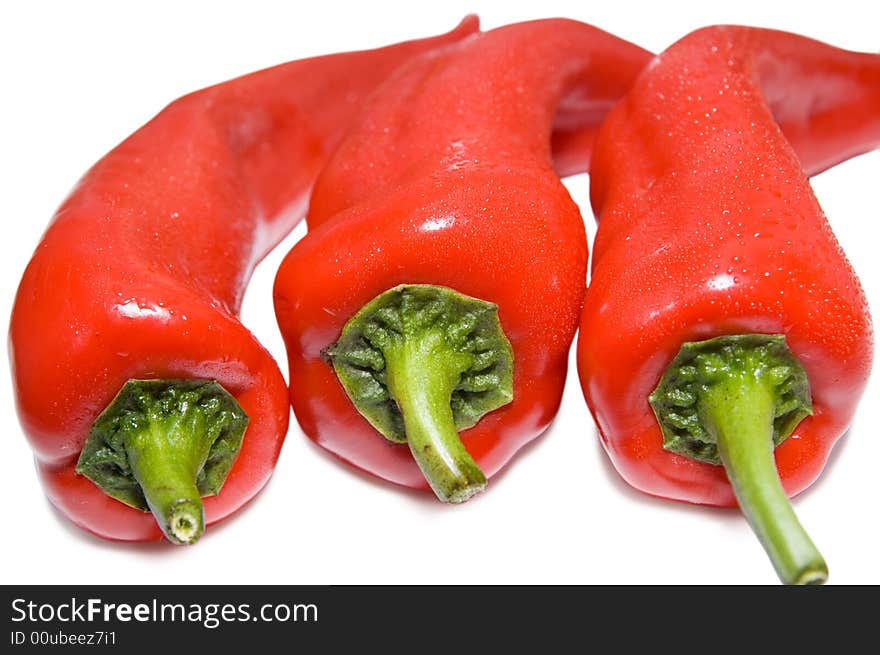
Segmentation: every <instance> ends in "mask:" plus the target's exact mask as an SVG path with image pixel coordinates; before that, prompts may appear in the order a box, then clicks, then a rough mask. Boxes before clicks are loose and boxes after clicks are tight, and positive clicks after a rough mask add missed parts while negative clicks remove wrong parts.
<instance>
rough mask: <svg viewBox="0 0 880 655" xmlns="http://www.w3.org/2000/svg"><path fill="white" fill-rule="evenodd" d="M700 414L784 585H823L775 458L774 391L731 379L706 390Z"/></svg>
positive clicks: (823, 570)
mask: <svg viewBox="0 0 880 655" xmlns="http://www.w3.org/2000/svg"><path fill="white" fill-rule="evenodd" d="M704 393H705V395H704V397H703V402H702V403H701V407H700V415H701V418H702V419H703V420H704V425H705V426H706V428H707V429H708V431H709V432H710V433H711V434H712V435H713V436H714V437H715V440H716V442H717V444H718V452H719V455H720V456H721V462H722V464H723V465H724V469H725V470H726V471H727V477H728V479H729V480H730V483H731V485H732V486H733V491H734V493H735V494H736V498H737V501H738V502H739V506H740V508H741V509H742V512H743V514H744V515H745V517H746V519H747V520H748V522H749V524H750V525H751V526H752V530H754V532H755V534H756V535H757V537H758V539H759V540H760V541H761V544H762V545H763V546H764V549H765V550H766V551H767V554H768V555H769V556H770V560H771V561H772V563H773V566H774V568H775V569H776V572H777V574H778V575H779V578H780V579H781V580H782V581H783V582H784V583H785V584H822V583H823V582H825V580H826V579H827V578H828V567H827V566H826V564H825V560H824V559H823V558H822V555H821V554H820V553H819V551H818V549H817V548H816V546H815V545H814V544H813V541H812V540H811V539H810V537H809V535H808V534H807V533H806V531H805V530H804V528H803V527H802V526H801V524H800V522H799V521H798V519H797V516H795V513H794V510H793V509H792V507H791V503H790V502H789V500H788V497H787V496H786V494H785V491H784V489H783V488H782V483H781V481H780V479H779V474H778V472H777V470H776V463H775V460H774V457H773V418H774V406H775V402H776V397H775V394H774V390H773V388H772V387H769V386H768V385H767V384H764V383H762V382H761V381H760V380H759V379H756V378H755V377H750V376H734V377H732V378H729V379H727V380H725V381H721V382H719V383H717V384H715V385H712V386H710V387H709V388H708V389H706V390H705V391H704Z"/></svg>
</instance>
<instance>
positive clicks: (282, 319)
mask: <svg viewBox="0 0 880 655" xmlns="http://www.w3.org/2000/svg"><path fill="white" fill-rule="evenodd" d="M649 58H650V54H649V53H647V52H646V51H644V50H642V49H640V48H638V47H636V46H633V45H631V44H629V43H627V42H625V41H621V40H620V39H617V38H615V37H613V36H611V35H609V34H607V33H604V32H602V31H600V30H597V29H595V28H592V27H590V26H587V25H584V24H581V23H576V22H573V21H567V20H545V21H536V22H532V23H522V24H516V25H511V26H507V27H503V28H499V29H497V30H493V31H490V32H486V33H483V34H480V35H479V36H474V37H471V38H469V39H467V40H465V41H463V42H462V43H460V44H456V45H453V46H450V47H448V48H446V49H444V50H442V51H437V52H434V53H431V54H429V55H426V56H424V57H422V58H421V59H420V60H416V61H414V62H412V63H410V64H408V65H407V66H405V67H403V68H402V69H401V70H399V71H398V72H397V73H396V74H395V76H394V77H393V78H392V79H391V80H389V82H387V83H386V84H385V85H384V87H383V88H381V89H380V90H379V92H377V94H376V95H375V96H374V99H373V101H372V103H371V105H370V107H369V109H368V110H367V111H366V112H365V113H364V115H363V116H362V117H361V120H360V121H359V123H358V125H357V127H355V128H353V130H352V131H351V132H350V133H349V134H348V135H347V138H346V140H345V141H344V142H343V143H342V144H341V146H340V148H339V150H338V151H337V152H336V154H335V155H334V158H333V159H332V160H331V162H330V163H329V164H328V166H327V168H326V169H325V170H324V171H323V172H322V174H321V177H320V178H319V180H318V182H317V183H316V186H315V191H314V194H313V196H312V200H311V206H310V212H309V216H308V218H307V221H308V224H309V229H310V231H309V233H308V235H307V236H306V237H305V238H304V239H303V240H302V241H300V242H299V243H298V244H296V245H295V246H294V248H293V249H292V250H291V252H290V253H289V254H288V256H287V258H286V259H285V260H284V262H283V263H282V265H281V267H280V269H279V271H278V275H277V277H276V282H275V307H276V313H277V316H278V322H279V326H280V327H281V331H282V334H283V335H284V339H285V343H286V346H287V352H288V357H289V363H290V373H291V386H290V394H291V402H292V404H293V409H294V412H295V414H296V417H297V419H298V420H299V423H300V425H301V426H302V428H303V430H304V431H305V433H306V434H307V435H308V436H309V437H310V438H311V439H313V440H314V441H316V442H317V443H318V444H319V445H321V446H322V447H324V448H326V449H327V450H329V451H331V452H332V453H334V454H335V455H337V456H338V457H340V458H342V459H343V460H345V461H347V462H349V463H351V464H353V465H354V466H356V467H358V468H360V469H363V470H365V471H368V472H370V473H372V474H373V475H376V476H378V477H381V478H384V479H386V480H389V481H392V482H395V483H397V484H401V485H405V486H408V487H414V488H421V489H427V488H428V486H427V484H426V482H425V479H424V477H423V475H422V472H421V471H420V470H419V468H418V467H417V465H416V464H415V462H414V460H413V457H412V455H411V454H410V451H409V449H408V448H407V446H406V445H404V444H394V443H391V442H389V441H388V440H386V439H385V438H384V437H383V436H382V435H380V434H379V433H378V432H377V431H376V430H375V429H374V428H373V427H371V426H370V424H369V423H367V421H366V420H365V419H364V418H363V417H362V416H361V415H360V414H359V413H358V412H357V410H356V409H355V407H354V405H353V404H352V402H351V401H350V400H349V398H348V397H347V396H346V393H345V391H344V390H343V388H342V386H341V385H340V383H339V381H338V380H337V378H336V375H335V373H334V371H333V369H332V368H331V367H330V366H329V365H328V364H327V362H326V361H324V359H323V358H322V350H323V349H324V348H326V347H327V346H328V345H330V344H331V343H333V342H334V341H335V340H336V339H337V338H338V337H339V335H340V332H341V330H342V328H343V326H344V324H345V323H346V321H347V320H348V319H349V318H351V317H352V316H353V315H354V314H355V313H356V312H357V311H358V310H359V309H360V308H361V307H362V306H364V305H365V304H366V303H368V302H369V301H370V300H371V299H373V298H374V297H375V296H377V295H378V294H380V293H381V292H383V291H385V290H387V289H390V288H392V287H395V286H396V285H399V284H432V285H440V286H445V287H450V288H452V289H454V290H456V291H458V292H460V293H463V294H466V295H470V296H474V297H476V298H480V299H482V300H486V301H490V302H493V303H496V304H497V305H498V307H499V318H500V321H501V325H502V327H503V329H504V331H505V333H506V334H507V337H508V339H509V340H510V343H511V345H512V347H513V353H514V383H513V385H514V393H513V395H514V398H513V402H511V403H510V404H508V405H506V406H504V407H502V408H500V409H497V410H495V411H493V412H491V413H489V414H487V415H486V416H484V417H483V418H482V419H481V420H480V421H479V422H478V423H477V424H476V425H475V426H474V427H472V428H469V429H467V430H465V431H463V432H462V433H461V438H462V442H463V443H464V445H465V447H466V449H467V451H468V452H469V453H470V455H471V456H472V457H473V458H474V460H476V462H477V464H478V465H479V467H480V468H481V469H482V471H483V472H484V473H485V475H486V476H487V477H489V476H491V475H492V474H494V473H496V472H497V471H498V470H499V469H501V468H502V467H503V466H504V465H505V463H506V462H507V461H508V460H509V459H510V458H511V457H512V456H513V455H514V453H516V451H517V450H519V449H520V448H521V447H522V446H523V445H525V444H526V443H528V442H529V441H531V440H532V439H534V438H535V437H537V436H538V435H539V434H540V433H541V432H543V431H544V430H545V429H546V427H547V425H548V424H549V423H550V421H551V420H552V419H553V417H554V415H555V413H556V410H557V408H558V405H559V401H560V395H561V392H562V387H563V383H564V380H565V372H566V363H567V353H568V350H569V346H570V343H571V340H572V338H573V335H574V331H575V328H576V325H577V317H578V315H579V312H580V307H581V302H582V299H583V292H584V280H585V274H586V258H587V244H586V239H585V235H584V228H583V223H582V220H581V217H580V215H579V212H578V210H577V207H576V206H575V205H574V204H573V202H572V201H571V198H570V197H569V195H568V193H567V192H566V191H565V189H564V187H563V186H562V185H561V183H560V181H559V179H558V177H557V175H556V173H555V172H554V170H553V163H554V162H553V158H552V156H551V134H552V133H554V130H556V132H555V139H554V140H553V147H554V148H555V149H556V153H557V154H558V156H559V159H558V160H557V166H559V167H560V168H561V169H565V170H568V171H569V172H571V171H572V170H576V169H579V170H585V169H586V167H587V163H588V161H589V154H590V149H591V147H592V140H591V135H592V134H594V132H595V129H596V126H597V125H598V123H599V121H600V120H601V118H602V117H603V116H604V113H605V111H607V109H608V108H609V107H610V106H611V105H612V104H613V103H614V102H615V101H616V100H617V99H618V98H619V97H620V96H621V95H622V94H623V93H624V92H625V90H626V89H627V87H628V85H629V83H630V82H631V81H632V80H633V79H634V77H635V75H636V73H637V72H638V71H639V70H640V69H641V67H642V66H643V65H644V64H645V63H646V62H647V61H648V59H649Z"/></svg>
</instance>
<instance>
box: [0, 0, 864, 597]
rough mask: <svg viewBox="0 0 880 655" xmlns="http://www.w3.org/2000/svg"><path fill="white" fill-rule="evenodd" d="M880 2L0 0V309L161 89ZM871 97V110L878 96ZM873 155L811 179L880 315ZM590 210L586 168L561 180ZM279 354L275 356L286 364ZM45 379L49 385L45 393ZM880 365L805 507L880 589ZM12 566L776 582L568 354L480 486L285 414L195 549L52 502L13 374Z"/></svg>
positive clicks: (259, 302) (839, 27)
mask: <svg viewBox="0 0 880 655" xmlns="http://www.w3.org/2000/svg"><path fill="white" fill-rule="evenodd" d="M877 7H878V4H877V3H876V2H867V1H864V2H843V1H840V0H837V1H835V2H833V3H826V2H814V3H804V2H796V3H794V2H792V3H783V2H767V1H766V0H763V1H759V2H744V1H742V0H739V1H737V2H724V3H710V2H696V3H675V2H650V3H648V2H646V3H644V4H636V3H628V2H622V1H620V0H615V1H612V2H586V1H584V0H578V1H576V2H552V1H549V0H542V1H541V2H534V1H532V2H527V3H518V2H503V3H502V2H499V3H489V2H478V1H476V0H474V1H472V2H453V1H446V2H435V3H416V2H409V3H404V2H399V3H392V2H358V3H354V2H353V3H351V6H348V5H345V4H343V3H337V2H331V1H328V0H322V1H320V2H301V3H297V2H277V3H269V2H254V1H250V2H241V3H227V2H203V3H202V2H198V3H197V2H191V3H184V2H179V1H177V2H157V1H155V0H154V1H153V2H149V3H147V2H144V3H129V2H125V3H119V2H76V3H72V2H54V3H51V2H42V3H38V2H32V3H25V2H20V3H18V6H14V4H13V3H3V9H2V10H0V66H2V71H3V74H2V87H0V88H2V96H3V100H2V103H0V115H2V116H0V117H2V120H0V180H2V193H0V216H2V221H3V222H2V226H3V227H2V229H3V236H2V238H0V253H2V257H0V275H2V277H0V280H2V284H0V317H2V321H3V322H4V324H5V323H6V322H8V317H9V311H10V307H11V303H12V297H13V294H14V292H15V288H16V286H17V284H18V280H19V278H20V276H21V272H22V271H23V269H24V267H25V265H26V263H27V260H28V258H29V256H30V253H31V252H32V250H33V248H34V246H35V245H36V243H37V241H38V239H39V236H40V234H41V232H42V231H43V229H44V227H45V225H46V223H47V221H48V220H49V218H50V216H51V215H52V213H53V211H54V210H55V208H56V207H57V206H58V205H59V203H60V202H61V201H62V199H63V198H64V196H65V195H66V194H67V192H68V191H69V190H70V188H71V186H72V185H73V184H74V183H75V182H76V180H77V178H78V177H79V176H80V175H81V174H82V173H83V172H84V171H85V170H86V168H87V167H88V166H90V165H91V164H92V163H94V162H95V161H96V160H97V159H98V158H99V157H100V156H102V155H103V154H104V153H105V152H106V151H108V150H109V149H110V148H111V147H112V146H114V145H115V144H116V143H118V142H119V141H120V140H122V139H123V138H124V137H125V136H126V135H127V134H129V133H130V132H131V131H132V130H134V129H135V128H136V127H138V126H140V125H141V124H142V123H144V122H145V121H146V120H148V119H149V118H150V117H151V116H152V115H154V114H155V113H156V112H157V111H158V110H159V109H161V108H162V107H163V106H164V105H165V104H166V103H167V102H168V101H170V100H172V99H173V98H175V97H177V96H180V95H181V94H183V93H186V92H188V91H191V90H194V89H197V88H200V87H203V86H206V85H209V84H212V83H215V82H218V81H221V80H224V79H227V78H230V77H233V76H236V75H240V74H243V73H246V72H249V71H252V70H255V69H258V68H262V67H266V66H269V65H272V64H276V63H280V62H282V61H286V60H290V59H298V58H301V57H306V56H312V55H316V54H323V53H329V52H333V51H339V50H351V49H359V48H366V47H373V46H378V45H382V44H386V43H390V42H394V41H399V40H402V39H406V38H412V37H416V36H424V35H428V34H433V33H437V32H440V31H444V30H446V29H448V28H450V27H452V26H453V25H454V24H455V23H456V22H457V21H458V20H459V19H460V18H461V17H462V16H463V15H464V14H465V13H468V12H472V11H475V12H478V13H479V14H480V15H481V17H482V19H483V26H484V28H492V27H496V26H499V25H501V24H504V23H508V22H512V21H516V20H523V19H527V18H539V17H550V16H567V17H570V18H576V19H579V20H583V21H585V22H590V23H593V24H595V25H597V26H599V27H601V28H603V29H605V30H608V31H610V32H613V33H616V34H617V35H619V36H621V37H624V38H627V39H629V40H632V41H635V42H637V43H639V44H641V45H642V46H644V47H646V48H649V49H651V50H654V51H657V50H660V49H662V48H664V47H665V46H667V45H669V44H670V43H672V42H673V41H675V40H676V39H678V38H679V37H681V36H683V35H684V34H685V33H686V32H688V31H690V30H691V29H693V28H696V27H699V26H702V25H707V24H712V23H720V22H727V23H743V24H752V25H761V26H768V27H776V28H780V29H786V30H789V31H794V32H800V33H803V34H806V35H809V36H812V37H815V38H818V39H821V40H825V41H828V42H830V43H833V44H835V45H839V46H842V47H847V48H850V49H854V50H866V51H875V52H876V51H878V49H880V37H878V33H877V26H878V25H880V20H878V19H880V9H878V8H877ZM878 110H880V108H878ZM878 179H880V153H877V152H875V153H872V154H869V155H865V156H862V157H859V158H857V159H855V160H853V161H851V162H848V163H846V164H844V165H841V166H838V167H837V168H836V169H834V170H832V171H830V172H828V173H825V174H823V175H821V176H819V177H818V178H816V179H815V180H814V185H815V189H816V193H817V195H818V197H819V200H820V202H821V203H822V204H823V206H824V208H825V210H826V213H827V214H828V216H829V218H830V220H831V224H832V226H833V228H834V230H835V232H836V233H837V235H838V237H839V239H840V241H841V243H842V245H843V247H844V249H845V250H846V252H847V254H848V255H849V257H850V259H851V261H852V263H853V265H854V266H855V268H856V270H857V271H858V272H859V274H860V275H861V279H862V281H863V283H864V286H865V290H866V293H867V295H868V298H869V301H870V303H871V305H872V306H873V307H874V309H875V311H880V258H878V256H877V249H878V245H880V239H878V237H880V229H878V222H880V196H878V193H877V190H878ZM569 188H570V189H571V191H572V194H573V195H574V197H575V199H576V200H577V201H578V202H579V203H581V206H582V207H583V208H584V210H585V211H584V214H585V219H586V220H587V224H588V226H589V234H590V237H591V238H592V234H593V231H594V230H593V220H592V214H591V213H590V211H589V207H588V205H587V204H586V202H585V201H586V190H587V179H586V177H579V178H576V179H572V180H571V181H570V184H569ZM299 234H300V231H297V232H296V233H295V234H294V235H293V236H292V237H291V238H289V239H288V240H287V241H285V242H284V243H283V244H282V245H281V246H280V247H279V248H278V249H277V250H276V251H275V252H274V253H273V254H272V255H271V256H270V257H269V258H268V259H267V260H266V261H265V262H264V263H263V264H262V265H261V266H260V267H259V268H258V270H257V272H256V274H255V276H254V279H253V282H252V284H251V286H250V289H249V291H248V294H247V298H246V301H245V306H244V313H243V320H244V322H245V324H246V325H247V326H249V327H250V328H251V329H252V330H253V331H254V332H255V333H256V334H257V336H258V337H259V338H260V340H261V341H262V342H263V343H264V344H266V346H267V347H268V348H269V350H270V351H271V352H272V353H273V354H274V355H275V357H276V358H278V360H279V361H280V362H286V359H285V358H284V350H283V346H282V343H281V339H280V336H279V334H278V331H277V328H276V325H275V321H274V317H273V313H272V307H271V283H272V278H273V275H274V272H275V269H276V268H277V265H278V263H279V262H280V260H281V257H282V256H283V254H284V253H286V252H287V250H288V249H289V247H290V246H291V245H292V243H293V240H294V239H295V238H296V237H297V236H298V235H299ZM282 368H285V365H284V364H282ZM46 392H47V393H51V389H47V390H46ZM878 399H880V371H877V372H875V375H874V376H873V378H872V380H871V385H870V386H869V388H868V391H867V394H866V397H865V399H864V400H863V402H862V405H861V408H860V410H859V413H858V415H857V416H856V420H855V423H854V425H853V427H852V429H851V431H850V433H849V434H848V435H847V436H846V437H845V438H844V440H843V441H842V442H841V443H840V444H839V445H838V447H837V448H836V449H835V451H834V453H833V455H832V457H831V461H830V462H829V463H828V466H827V468H826V470H825V472H824V474H823V476H822V478H821V479H820V480H819V481H818V482H817V483H816V484H814V485H813V487H812V488H811V489H809V490H808V491H807V492H806V493H804V494H803V495H802V496H800V497H799V498H798V499H797V500H796V502H795V507H796V510H797V512H798V514H799V516H800V517H801V520H802V522H803V523H804V524H805V526H806V527H807V528H808V530H809V531H810V532H811V534H812V536H813V538H814V540H815V541H816V543H817V544H818V545H819V547H820V549H821V550H822V551H823V553H824V555H825V557H826V559H827V560H828V562H829V565H830V569H831V580H830V581H831V582H833V583H874V584H877V583H880V566H877V565H876V561H877V557H878V553H880V527H878V521H877V516H878V515H877V511H876V510H877V507H878V504H880V489H878V481H880V475H878V468H880V438H878V426H880V403H878V402H877V401H878ZM0 423H2V431H0V434H2V437H0V438H2V451H0V452H2V457H0V503H2V515H0V516H2V522H3V529H2V531H3V540H2V546H0V548H2V556H0V581H2V582H3V583H86V582H91V583H120V584H133V583H238V584H240V583H308V584H332V583H469V582H472V583H612V584H614V583H758V584H762V583H773V582H775V580H776V578H775V575H774V572H773V570H772V568H771V566H770V564H769V562H768V561H767V559H766V557H765V555H764V553H763V551H762V550H761V548H760V546H759V545H758V543H757V541H756V539H755V538H754V537H753V536H752V534H751V532H750V531H749V528H748V526H747V525H746V523H745V521H744V520H743V519H742V518H741V517H740V516H739V515H738V514H737V512H735V511H724V510H717V509H709V508H701V507H695V506H688V505H684V504H679V503H673V502H668V501H663V500H658V499H654V498H650V497H648V496H645V495H642V494H640V493H638V492H636V491H634V490H632V489H630V488H629V487H627V485H626V484H625V483H623V482H622V481H621V480H620V479H619V478H618V476H617V474H616V473H615V472H614V470H613V469H612V468H611V466H610V465H609V463H608V460H607V458H606V457H605V455H604V453H603V451H602V449H601V447H600V446H599V443H598V440H597V438H596V434H595V430H594V428H593V425H592V423H591V420H590V418H589V414H588V412H587V409H586V406H585V404H584V402H583V397H582V396H581V392H580V388H579V386H578V384H577V380H576V377H575V375H574V370H573V369H572V370H571V371H570V375H569V380H568V386H567V389H566V392H565V397H564V399H563V405H562V410H561V412H560V414H559V417H558V418H557V420H556V422H555V423H554V425H553V426H552V427H551V429H550V430H549V431H548V432H547V433H546V434H545V435H544V436H543V437H542V438H541V439H540V440H539V441H537V442H536V443H535V444H533V445H532V446H531V447H529V448H527V449H526V450H525V451H524V452H522V453H521V454H520V455H519V456H518V457H517V458H516V459H515V460H514V461H513V462H512V463H511V465H510V466H509V467H508V468H507V470H506V471H505V472H503V473H502V474H501V475H499V476H497V477H496V478H494V479H493V480H492V482H491V483H490V487H489V490H488V491H487V493H485V494H482V495H481V496H479V497H477V498H475V499H474V500H473V501H471V502H470V503H467V504H465V505H463V506H457V507H446V506H442V505H440V504H439V503H437V502H435V501H434V500H433V499H432V497H431V496H428V495H425V494H422V493H418V492H411V491H407V490H403V489H400V488H397V487H394V486H391V485H388V484H385V483H382V482H378V481H375V480H373V479H371V478H369V477H367V476H365V475H363V474H359V473H356V472H355V471H354V470H353V469H351V468H349V467H346V466H344V465H342V464H339V463H337V462H336V461H335V460H334V459H333V458H332V457H330V456H329V455H327V454H326V453H324V452H323V451H321V450H320V449H319V448H317V447H316V446H314V445H313V444H312V443H311V442H310V441H308V440H307V439H306V438H305V437H304V436H303V435H302V433H301V432H300V431H299V429H298V427H297V426H296V424H295V422H293V423H292V426H291V430H290V434H289V435H288V438H287V442H286V444H285V447H284V450H283V452H282V455H281V459H280V462H279V464H278V468H277V470H276V472H275V476H274V478H273V480H272V482H271V483H270V484H269V486H268V487H267V488H266V489H265V491H264V492H263V493H262V494H261V495H260V496H259V497H258V498H257V500H256V501H254V502H253V503H252V504H251V505H250V506H248V507H246V508H245V509H244V510H243V511H241V512H240V513H239V514H237V515H236V516H235V517H233V518H231V519H229V520H227V521H225V522H224V523H222V524H220V525H215V526H213V527H211V528H209V530H208V533H207V534H206V536H205V537H204V538H203V539H202V540H201V542H200V543H199V544H198V545H196V546H194V547H191V548H180V547H172V546H170V545H168V544H123V543H113V542H108V541H102V540H100V539H98V538H95V537H92V536H90V535H89V534H87V533H85V532H83V531H81V530H79V529H78V528H76V527H74V526H73V525H72V524H71V523H69V522H68V521H67V520H66V519H65V518H64V517H63V516H61V515H60V514H59V513H57V512H56V511H55V510H54V509H52V507H51V506H50V505H49V503H48V502H47V501H46V500H45V498H44V496H43V493H42V491H41V489H40V486H39V483H38V481H37V477H36V475H35V473H34V470H33V464H32V459H31V455H30V451H29V448H28V445H27V443H26V441H25V439H24V436H23V434H22V432H21V428H20V427H19V425H18V422H17V419H16V416H15V412H14V408H13V398H12V390H11V386H10V379H9V375H8V374H7V373H2V374H0Z"/></svg>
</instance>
